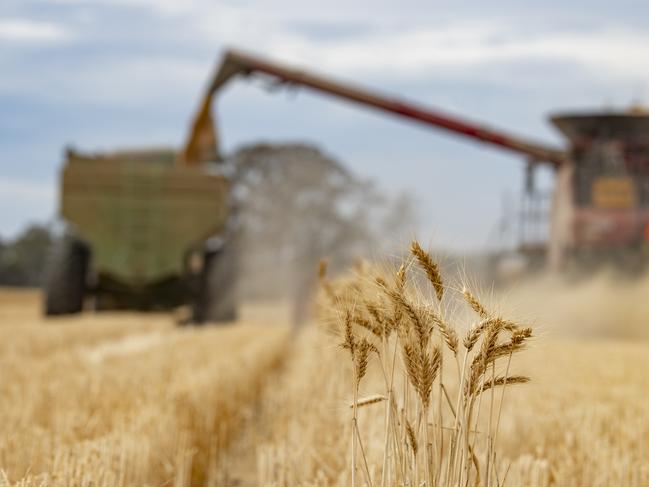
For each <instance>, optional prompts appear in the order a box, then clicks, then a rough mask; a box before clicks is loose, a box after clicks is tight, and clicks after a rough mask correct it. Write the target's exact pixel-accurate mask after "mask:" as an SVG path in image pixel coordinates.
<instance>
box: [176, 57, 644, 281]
mask: <svg viewBox="0 0 649 487" xmlns="http://www.w3.org/2000/svg"><path fill="white" fill-rule="evenodd" d="M257 74H259V75H263V76H265V77H269V78H270V79H271V80H273V81H274V82H276V83H279V84H287V85H294V86H303V87H306V88H310V89H312V90H315V91H319V92H321V93H324V94H328V95H332V96H335V97H338V98H341V99H343V100H345V101H350V102H354V103H357V104H360V105H365V106H368V107H372V108H375V109H378V110H381V111H384V112H387V113H390V114H392V115H396V116H399V117H402V118H406V119H410V120H413V121H416V122H420V123H423V124H425V125H429V126H432V127H435V128H438V129H442V130H446V131H448V132H450V133H453V134H456V135H459V136H462V137H465V138H468V139H472V140H475V141H478V142H482V143H485V144H488V145H492V146H495V147H499V148H502V149H505V150H509V151H511V152H514V153H518V154H520V155H522V156H524V157H525V159H526V162H527V173H526V174H527V177H526V180H527V184H526V186H527V190H528V195H529V196H530V198H528V200H527V203H528V205H529V208H528V212H527V213H528V214H529V215H531V217H532V219H537V220H538V218H540V217H541V216H540V215H541V213H542V212H541V210H539V207H540V206H542V202H541V201H539V200H538V198H537V200H536V201H535V199H534V198H532V196H534V194H533V193H534V191H533V184H532V183H531V181H532V180H533V172H534V169H535V168H536V167H537V166H538V165H546V166H549V167H551V168H552V169H553V170H554V172H555V188H554V192H553V195H552V198H551V203H550V207H551V208H550V210H549V214H550V222H549V230H550V232H549V233H550V235H549V241H548V242H547V244H546V245H544V246H543V247H542V248H539V246H538V241H535V242H533V245H522V246H521V250H522V251H528V252H529V253H530V254H532V255H539V254H543V255H544V257H545V258H546V260H547V262H548V263H549V264H550V266H551V267H553V268H555V269H556V268H561V267H563V266H565V265H566V264H567V263H568V262H573V261H575V260H582V261H583V260H588V259H590V260H591V261H593V260H594V261H598V260H602V259H608V258H610V257H613V258H619V257H623V258H624V260H625V261H626V262H628V263H630V264H631V266H633V267H638V264H639V261H638V257H639V256H640V254H641V253H642V252H643V250H644V246H645V241H646V240H647V238H648V237H649V114H648V113H647V112H646V111H643V110H641V109H638V108H635V109H631V110H629V111H627V112H593V113H581V114H560V115H556V116H553V117H551V121H552V123H553V124H554V125H555V126H556V127H557V128H558V129H559V130H560V131H561V132H562V134H563V135H564V136H565V137H567V139H568V147H566V148H555V147H552V146H550V145H547V144H543V143H538V142H535V141H532V140H528V139H526V138H523V137H520V136H515V135H512V134H509V133H508V132H506V131H503V130H500V129H496V128H493V127H491V126H487V125H484V124H480V123H476V122H473V121H470V120H467V119H464V118H462V117H458V116H455V115H450V114H447V113H444V112H442V111H439V110H435V109H431V108H425V107H422V106H421V105H419V104H415V103H411V102H408V101H404V100H400V99H397V98H393V97H390V96H385V95H382V94H379V93H377V92H375V91H372V90H368V89H365V88H360V87H358V86H354V85H350V84H349V83H343V82H340V81H336V80H333V79H331V78H328V77H326V76H322V75H318V74H314V73H312V72H308V71H306V70H303V69H296V68H293V67H289V66H286V65H283V64H280V63H277V62H273V61H269V60H267V59H262V58H260V57H257V56H254V55H250V54H247V53H243V52H240V51H236V50H230V51H227V52H226V53H225V56H224V57H223V60H222V62H221V64H220V66H219V68H218V70H217V71H216V74H215V75H214V77H213V79H212V82H211V83H210V85H209V88H208V91H207V95H206V97H205V98H204V99H203V102H202V104H201V106H200V108H199V111H198V113H197V115H196V117H195V120H194V122H193V125H192V130H191V132H190V136H189V138H188V140H187V144H186V146H185V150H184V152H183V154H182V158H183V160H184V161H185V162H186V163H187V164H190V165H191V164H198V163H200V161H201V160H203V159H204V158H205V157H210V156H211V155H212V154H215V153H218V137H217V133H216V130H215V124H214V121H213V119H212V116H211V110H212V102H213V98H214V96H215V95H216V94H217V93H218V92H219V91H220V90H221V89H222V88H223V86H224V85H225V84H226V83H227V82H228V81H230V80H231V79H233V78H235V77H248V76H251V75H257ZM537 196H540V195H538V194H537ZM532 223H534V222H532ZM629 257H630V258H629Z"/></svg>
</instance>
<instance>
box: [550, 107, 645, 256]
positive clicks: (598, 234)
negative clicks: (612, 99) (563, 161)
mask: <svg viewBox="0 0 649 487" xmlns="http://www.w3.org/2000/svg"><path fill="white" fill-rule="evenodd" d="M551 120H552V122H553V123H554V125H555V126H556V127H557V128H558V129H559V130H560V131H561V132H562V133H563V134H564V135H565V136H566V138H567V139H568V140H569V142H570V145H571V160H572V165H571V173H572V174H571V179H572V184H571V185H570V191H571V195H570V197H571V200H572V201H573V202H574V204H573V205H572V208H571V212H572V215H571V220H572V228H571V230H572V232H571V241H570V242H569V244H570V249H571V251H572V253H573V254H574V256H575V257H576V258H577V259H578V260H580V261H584V260H589V261H591V262H592V261H601V260H602V259H607V260H608V259H610V258H613V259H616V260H621V261H622V262H628V263H629V264H631V265H632V266H638V264H640V263H641V262H642V261H643V260H644V259H643V258H642V253H643V252H644V247H645V243H646V237H647V228H648V224H649V114H647V113H646V112H643V111H641V110H639V109H638V108H635V109H632V110H630V111H629V112H617V113H615V112H601V113H583V114H562V115H557V116H554V117H552V118H551Z"/></svg>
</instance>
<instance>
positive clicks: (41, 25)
mask: <svg viewBox="0 0 649 487" xmlns="http://www.w3.org/2000/svg"><path fill="white" fill-rule="evenodd" d="M71 37H72V36H71V34H70V32H69V31H67V30H66V29H64V28H63V27H62V26H60V25H57V24H54V23H51V22H39V21H35V20H29V19H2V20H0V40H3V41H8V42H16V43H26V44H41V43H50V42H61V41H65V40H68V39H70V38H71Z"/></svg>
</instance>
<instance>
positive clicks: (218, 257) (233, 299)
mask: <svg viewBox="0 0 649 487" xmlns="http://www.w3.org/2000/svg"><path fill="white" fill-rule="evenodd" d="M237 264H238V259H237V253H236V249H235V248H234V245H233V244H232V243H231V242H228V243H226V244H225V245H224V246H223V247H222V248H221V249H219V250H217V251H208V252H205V255H204V261H203V269H202V271H201V275H200V277H199V285H198V290H197V293H196V296H195V299H194V303H193V317H192V321H193V322H194V323H207V322H226V321H234V320H236V319H237V291H236V287H237V270H238V265H237Z"/></svg>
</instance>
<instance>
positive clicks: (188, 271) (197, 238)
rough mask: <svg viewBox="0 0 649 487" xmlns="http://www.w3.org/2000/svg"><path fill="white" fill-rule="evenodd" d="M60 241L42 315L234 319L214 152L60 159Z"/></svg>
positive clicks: (226, 217)
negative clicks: (167, 314) (182, 310)
mask: <svg viewBox="0 0 649 487" xmlns="http://www.w3.org/2000/svg"><path fill="white" fill-rule="evenodd" d="M60 214H61V216H62V217H63V218H64V220H65V221H66V223H67V225H66V227H67V229H66V234H65V235H64V237H63V238H62V239H61V240H60V242H59V243H58V245H57V246H56V248H55V249H54V251H53V255H52V258H51V259H50V260H51V262H50V268H49V270H48V273H47V277H46V282H45V313H46V314H47V315H61V314H70V313H76V312H79V311H81V310H82V308H83V306H84V302H85V301H86V298H87V297H88V296H92V297H93V298H94V303H95V308H96V309H99V310H103V309H135V310H156V309H170V308H173V307H176V306H179V305H183V304H190V305H191V306H192V309H193V320H194V321H196V322H203V321H222V320H231V319H233V318H234V315H235V307H236V303H235V297H234V285H233V283H234V280H235V278H236V276H235V271H236V269H235V258H234V251H235V250H234V249H233V244H232V242H231V234H232V232H231V228H230V227H231V214H230V208H229V182H228V179H227V178H226V177H225V176H224V175H223V171H222V170H221V167H220V163H219V162H218V158H217V155H216V153H215V152H212V153H203V154H202V156H201V159H200V160H192V164H191V165H190V164H187V161H185V160H184V159H183V158H182V157H180V155H179V153H178V152H177V151H174V150H172V149H162V150H131V151H121V152H111V153H101V154H87V153H80V152H77V151H74V150H68V151H67V153H66V161H65V165H64V167H63V170H62V172H61V196H60Z"/></svg>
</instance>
